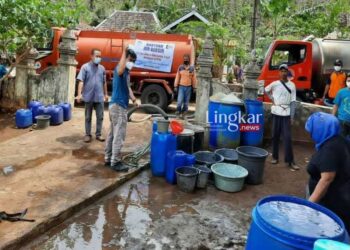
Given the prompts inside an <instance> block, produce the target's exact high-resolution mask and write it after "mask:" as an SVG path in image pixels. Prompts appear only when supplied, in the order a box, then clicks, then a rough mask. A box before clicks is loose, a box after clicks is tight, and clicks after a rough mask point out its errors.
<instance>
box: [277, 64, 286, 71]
mask: <svg viewBox="0 0 350 250" xmlns="http://www.w3.org/2000/svg"><path fill="white" fill-rule="evenodd" d="M282 69H285V70H288V65H287V64H281V65H280V66H279V67H278V70H282Z"/></svg>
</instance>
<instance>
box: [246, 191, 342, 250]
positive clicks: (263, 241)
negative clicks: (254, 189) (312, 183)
mask: <svg viewBox="0 0 350 250" xmlns="http://www.w3.org/2000/svg"><path fill="white" fill-rule="evenodd" d="M252 218H253V220H252V223H251V226H250V230H249V234H248V240H247V245H246V250H256V249H269V250H297V249H305V250H312V249H313V246H314V243H315V241H316V240H318V239H320V238H323V239H330V240H335V241H340V242H346V241H347V233H346V230H345V226H344V223H343V222H342V221H341V219H340V218H339V217H338V216H337V215H335V214H334V213H333V212H331V211H330V210H328V209H327V208H324V207H322V206H320V205H318V204H316V203H312V202H309V201H307V200H304V199H300V198H297V197H292V196H285V195H276V196H269V197H265V198H263V199H262V200H260V201H259V202H258V203H257V205H256V207H255V208H254V209H253V212H252Z"/></svg>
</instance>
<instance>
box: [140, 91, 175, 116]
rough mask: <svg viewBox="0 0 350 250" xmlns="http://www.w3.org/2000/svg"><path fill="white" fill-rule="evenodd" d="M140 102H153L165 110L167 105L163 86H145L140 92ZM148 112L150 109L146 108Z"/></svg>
mask: <svg viewBox="0 0 350 250" xmlns="http://www.w3.org/2000/svg"><path fill="white" fill-rule="evenodd" d="M141 103H142V104H153V105H156V106H158V107H160V108H161V109H163V110H166V109H167V107H168V96H167V94H166V92H165V90H164V88H163V87H161V86H159V85H156V84H152V85H149V86H147V87H146V88H145V89H144V90H143V91H142V93H141ZM147 111H148V112H152V110H149V109H147Z"/></svg>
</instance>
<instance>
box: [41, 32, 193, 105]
mask: <svg viewBox="0 0 350 250" xmlns="http://www.w3.org/2000/svg"><path fill="white" fill-rule="evenodd" d="M52 31H53V37H52V40H51V42H50V43H49V44H48V46H46V47H47V48H38V51H39V56H38V57H37V63H36V65H37V71H38V72H41V71H43V70H45V69H46V68H47V67H50V66H53V65H56V64H57V60H58V58H59V50H58V45H59V43H60V41H61V36H62V34H63V32H64V29H63V28H53V29H52ZM76 37H77V48H78V54H77V55H76V60H77V61H78V66H77V70H78V72H79V70H80V67H81V66H82V65H83V64H84V63H86V62H88V61H90V53H91V50H92V49H93V48H97V49H100V50H101V53H102V62H101V64H102V65H103V66H104V67H105V68H106V72H107V80H108V81H109V82H110V81H111V79H112V78H113V71H114V69H115V67H116V65H117V64H118V62H119V60H120V57H121V55H122V49H123V46H125V44H127V45H130V46H133V45H135V42H136V41H141V42H142V43H145V44H147V45H148V44H150V46H152V45H153V46H156V48H154V47H148V51H147V54H146V56H152V54H153V53H152V51H155V52H159V47H158V46H162V45H164V46H165V47H166V48H167V49H168V46H172V47H173V48H172V49H173V51H172V53H173V54H172V56H167V58H166V59H167V65H168V69H166V70H164V69H161V67H159V68H157V67H156V66H154V65H153V67H150V68H148V69H147V67H146V68H140V67H137V65H138V64H137V62H136V65H135V67H134V68H133V69H132V71H131V74H130V75H131V80H130V81H131V83H132V89H133V91H134V93H135V94H137V95H140V96H141V103H142V104H155V105H157V106H159V107H161V108H162V109H166V108H167V106H168V105H169V104H170V103H171V101H172V100H173V97H174V93H173V83H174V80H175V77H176V73H177V69H178V67H179V66H180V64H182V63H183V56H184V55H185V54H189V55H190V57H191V63H192V64H193V63H194V60H195V58H194V57H195V46H194V40H193V39H192V36H191V35H176V34H155V33H136V32H128V33H126V32H112V31H95V30H79V31H76ZM145 49H146V47H145ZM153 49H155V50H153ZM146 56H145V57H144V58H147V57H146ZM156 56H159V54H158V55H156ZM153 59H157V58H153ZM155 67H156V68H155Z"/></svg>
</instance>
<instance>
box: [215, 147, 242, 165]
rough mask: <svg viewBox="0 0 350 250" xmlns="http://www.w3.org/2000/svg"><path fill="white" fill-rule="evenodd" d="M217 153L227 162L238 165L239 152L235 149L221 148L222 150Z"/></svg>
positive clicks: (216, 151)
mask: <svg viewBox="0 0 350 250" xmlns="http://www.w3.org/2000/svg"><path fill="white" fill-rule="evenodd" d="M215 153H217V154H219V155H221V156H222V157H224V161H225V162H228V163H237V161H238V154H237V151H236V150H235V149H231V148H220V149H217V150H215Z"/></svg>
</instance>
